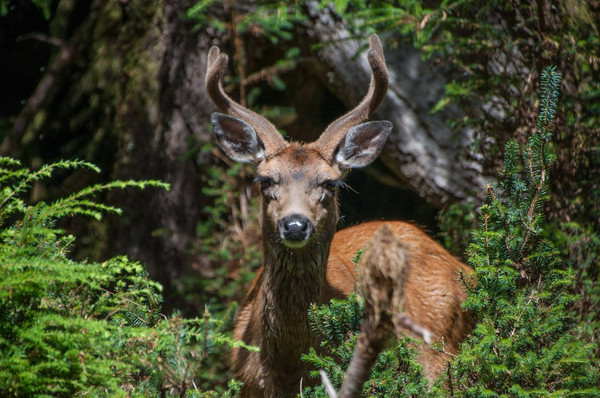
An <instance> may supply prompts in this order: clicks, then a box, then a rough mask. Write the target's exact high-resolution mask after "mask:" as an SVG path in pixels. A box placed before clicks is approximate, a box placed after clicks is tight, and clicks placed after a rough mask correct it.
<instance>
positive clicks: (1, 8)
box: [0, 0, 52, 19]
mask: <svg viewBox="0 0 600 398" xmlns="http://www.w3.org/2000/svg"><path fill="white" fill-rule="evenodd" d="M30 1H31V2H32V3H33V4H34V5H35V6H36V7H37V8H39V9H40V11H42V14H43V15H44V18H46V19H50V16H51V14H52V10H51V6H52V2H51V1H50V0H30ZM15 7H16V6H15V5H11V4H9V2H7V1H6V0H0V17H5V16H7V15H8V13H9V12H10V11H12V10H13V9H14V8H15Z"/></svg>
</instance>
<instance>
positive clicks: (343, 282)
mask: <svg viewBox="0 0 600 398" xmlns="http://www.w3.org/2000/svg"><path fill="white" fill-rule="evenodd" d="M370 47H371V50H370V51H369V54H368V57H369V62H370V64H371V68H372V71H373V75H372V78H371V85H370V87H369V91H368V93H367V95H366V97H365V99H364V100H363V101H362V102H361V103H360V104H359V105H358V106H357V107H356V108H355V109H354V110H352V111H350V112H349V113H348V114H346V115H344V116H342V117H341V118H339V119H338V120H336V121H335V122H333V123H332V124H331V125H330V126H329V127H328V128H327V129H326V130H325V132H324V133H323V134H322V135H321V137H320V138H319V139H318V140H317V141H315V142H313V143H308V144H301V143H294V142H286V141H285V140H284V139H283V138H282V136H281V135H280V134H279V133H278V131H277V129H276V128H275V127H274V126H273V125H272V124H271V123H270V122H269V121H268V120H267V119H265V118H264V117H262V116H260V115H258V114H256V113H254V112H252V111H251V110H249V109H246V108H244V107H242V106H241V105H239V104H237V103H235V102H234V101H233V100H231V99H230V98H229V97H228V96H227V95H226V94H225V93H224V91H223V89H222V86H221V83H220V78H221V75H222V74H223V73H224V70H225V68H226V66H227V57H226V56H225V55H222V54H220V52H219V50H218V49H217V48H216V47H213V48H212V49H211V51H210V52H209V55H208V70H207V76H206V87H207V91H208V93H209V95H210V96H211V98H212V99H213V102H214V103H215V104H216V105H217V106H218V107H219V108H220V109H221V110H223V111H224V112H225V113H226V114H220V113H214V114H213V115H212V118H211V120H212V122H213V125H214V127H215V134H216V136H217V141H218V143H219V145H220V147H221V149H222V150H223V151H224V152H225V153H226V154H227V155H228V156H229V157H230V158H231V159H233V160H236V161H242V162H252V163H254V164H256V174H257V178H256V181H257V182H258V183H259V184H260V189H261V200H262V202H261V215H260V221H261V228H262V239H263V242H262V246H263V262H262V267H261V268H260V270H259V271H258V273H257V275H256V277H255V279H254V281H253V283H252V286H251V288H250V290H249V292H248V294H247V296H246V299H245V302H244V304H243V305H242V307H241V308H240V311H239V312H238V319H237V323H236V326H235V330H234V337H235V338H236V339H239V340H242V341H244V342H245V343H246V344H250V345H255V346H258V347H259V348H260V352H250V351H248V350H246V349H243V348H236V349H234V351H233V364H234V369H235V373H236V377H237V378H238V379H239V380H241V381H243V382H244V386H243V389H242V395H243V396H245V397H263V396H267V397H290V396H296V395H297V394H298V393H299V392H300V384H301V383H304V384H307V382H308V377H307V376H308V374H307V368H306V365H305V364H304V363H303V362H302V361H301V359H300V357H301V355H302V354H304V353H306V352H307V351H308V349H309V347H311V346H314V345H315V343H316V341H315V339H316V338H315V336H314V334H313V333H312V330H311V328H310V324H309V320H308V309H309V306H310V305H311V304H312V303H327V302H328V301H329V300H330V299H331V298H334V297H339V298H341V297H346V296H347V295H348V294H349V293H350V292H351V291H352V289H353V288H354V286H355V282H356V271H355V269H354V264H353V262H352V258H353V257H354V256H355V255H356V252H357V251H358V250H359V249H362V248H364V247H365V246H366V245H367V243H369V241H370V239H371V237H372V236H373V234H374V233H375V231H377V230H378V229H379V228H380V227H381V226H382V223H380V222H372V223H365V224H361V225H358V226H355V227H351V228H348V229H345V230H342V231H339V232H338V233H335V230H336V225H337V221H338V203H337V191H338V188H339V187H340V186H342V185H343V183H342V182H341V181H342V179H343V177H344V175H345V173H346V171H347V170H349V169H351V168H355V167H364V166H366V165H368V164H369V163H371V162H372V161H373V160H374V159H375V158H376V157H377V156H378V155H379V152H380V151H381V149H382V147H383V145H384V143H385V140H386V139H387V136H388V134H389V132H390V131H391V128H392V126H391V123H389V122H386V121H379V122H367V123H364V122H365V121H366V120H367V119H368V118H369V116H370V115H371V114H372V113H373V112H374V110H375V109H376V108H377V106H378V105H379V103H380V102H381V101H382V100H383V97H384V96H385V92H386V89H387V81H388V80H387V79H388V76H387V68H386V66H385V60H384V57H383V50H382V48H381V44H380V42H379V39H378V38H377V36H375V35H373V36H371V38H370ZM386 224H387V226H388V227H389V231H390V232H389V233H392V234H394V237H395V238H397V239H400V240H402V242H403V245H402V247H405V248H406V251H407V253H402V255H403V256H405V257H407V258H408V263H409V266H408V268H409V269H408V270H407V276H406V283H405V286H404V295H405V303H406V308H405V312H406V313H407V314H409V315H410V316H411V318H413V319H414V321H415V322H416V323H418V324H419V325H421V326H423V327H424V328H427V329H428V330H430V331H431V332H432V333H433V334H434V335H435V337H436V338H443V339H444V342H445V349H446V350H447V351H449V352H456V350H457V348H458V344H459V342H460V341H461V340H462V339H463V338H464V337H465V336H466V334H467V333H468V331H469V330H470V328H471V324H472V321H471V319H470V317H469V315H468V314H466V313H465V312H463V311H462V309H461V307H460V304H461V303H462V301H464V298H465V293H464V290H463V289H462V285H463V284H462V283H461V282H460V275H459V273H460V272H469V269H468V267H466V266H465V265H463V264H461V263H460V262H458V261H457V260H455V259H454V258H453V257H452V256H451V255H450V254H449V253H448V252H446V251H445V250H444V249H443V248H441V247H440V246H439V245H438V244H437V243H435V242H434V241H433V240H432V239H431V238H429V237H428V236H427V235H425V234H424V233H423V232H421V231H420V230H419V229H418V228H416V227H414V226H412V225H410V224H407V223H402V222H390V223H386ZM386 231H387V230H386ZM369 250H372V251H375V252H376V251H377V250H379V249H378V245H377V242H371V243H370V245H369ZM445 357H446V355H445V354H442V353H439V352H434V351H433V350H431V349H430V348H428V347H423V349H422V353H421V356H420V361H421V363H422V364H423V367H424V370H425V373H426V375H427V376H428V377H429V378H430V379H431V380H433V379H434V378H435V377H436V374H437V372H438V371H439V370H440V369H441V368H442V367H443V364H444V360H445V359H446V358H445Z"/></svg>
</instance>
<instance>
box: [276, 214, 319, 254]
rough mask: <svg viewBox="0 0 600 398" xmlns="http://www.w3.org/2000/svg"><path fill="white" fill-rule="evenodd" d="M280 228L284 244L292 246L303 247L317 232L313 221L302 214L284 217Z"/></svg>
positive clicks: (280, 222)
mask: <svg viewBox="0 0 600 398" xmlns="http://www.w3.org/2000/svg"><path fill="white" fill-rule="evenodd" d="M278 229H279V236H280V237H281V240H282V241H283V244H284V245H286V246H287V247H291V248H300V247H303V246H304V245H306V243H307V242H308V240H309V239H310V238H311V237H312V235H313V233H314V232H315V228H314V226H313V223H312V222H311V221H310V220H309V219H308V218H307V217H305V216H303V215H301V214H292V215H289V216H285V217H283V218H282V219H281V220H279V224H278Z"/></svg>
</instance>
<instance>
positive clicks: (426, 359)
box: [322, 221, 474, 382]
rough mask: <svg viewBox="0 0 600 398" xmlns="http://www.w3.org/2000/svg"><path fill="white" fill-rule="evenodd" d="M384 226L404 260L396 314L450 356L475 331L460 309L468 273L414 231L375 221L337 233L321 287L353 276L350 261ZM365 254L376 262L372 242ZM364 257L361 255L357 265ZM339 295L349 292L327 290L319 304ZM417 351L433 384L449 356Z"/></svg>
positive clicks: (410, 227) (423, 347) (406, 225)
mask: <svg viewBox="0 0 600 398" xmlns="http://www.w3.org/2000/svg"><path fill="white" fill-rule="evenodd" d="M383 225H386V226H387V227H389V229H390V230H391V233H393V234H394V239H395V240H397V241H398V242H401V243H402V246H403V247H404V248H405V250H406V253H404V255H405V256H406V258H407V267H408V269H407V270H406V277H405V283H404V289H403V294H404V306H405V308H404V309H399V310H403V311H404V312H406V313H407V314H408V315H409V317H410V319H412V320H413V321H414V322H415V323H416V324H418V325H419V326H421V327H423V328H425V329H427V330H428V331H430V332H431V333H432V334H433V335H434V336H433V338H434V341H437V342H441V343H443V345H444V351H445V352H447V353H450V354H455V353H456V352H457V351H458V346H459V344H460V343H461V342H462V341H463V340H464V339H465V337H466V336H467V335H468V333H469V332H470V331H471V330H472V328H473V326H474V322H473V318H472V316H471V314H470V313H468V312H466V311H464V310H463V309H462V307H461V305H462V303H463V301H464V300H465V299H466V288H465V285H464V280H465V279H466V278H464V276H468V275H469V274H470V273H471V272H472V270H471V268H469V267H467V266H466V265H464V264H463V263H461V262H460V261H458V260H456V258H454V257H453V256H452V255H451V254H450V253H448V252H447V251H446V250H445V249H444V248H442V247H441V246H440V245H439V244H438V243H436V242H435V241H434V240H433V239H431V238H430V237H429V236H427V235H426V234H425V233H424V232H422V231H421V230H420V229H419V228H418V227H416V226H414V225H412V224H409V223H404V222H399V221H395V222H383V221H376V222H369V223H364V224H360V225H357V226H354V227H350V228H347V229H343V230H341V231H339V232H337V233H336V234H335V236H334V238H333V241H332V244H331V253H330V256H329V262H328V268H327V284H326V286H329V285H333V286H338V287H339V286H340V285H341V284H340V283H338V282H337V281H338V280H346V277H344V275H347V274H348V273H350V272H353V271H354V264H353V263H352V261H351V259H352V258H353V257H354V256H355V255H356V253H357V251H358V250H361V249H364V248H365V247H367V245H368V243H369V241H370V240H371V238H372V237H373V235H374V234H375V233H376V232H377V231H378V230H380V229H381V228H382V226H383ZM386 247H387V246H386ZM367 250H371V251H375V252H376V253H375V254H374V255H373V257H377V251H379V250H381V249H380V246H379V245H378V244H377V242H371V245H370V246H369V248H368V249H367ZM367 254H368V253H366V252H365V253H363V256H361V262H362V260H363V257H364V256H365V255H367ZM387 255H388V256H389V254H387ZM399 255H401V254H399ZM461 274H464V275H461ZM340 276H342V277H341V278H340ZM340 290H341V291H343V293H344V294H346V295H347V294H349V293H350V291H351V288H349V286H345V288H344V287H342V288H341V289H334V288H330V289H327V288H326V289H325V290H324V292H323V293H324V294H327V293H328V292H335V293H334V294H329V295H326V296H324V297H323V300H322V301H323V302H327V301H328V300H329V299H330V298H333V297H339V296H338V294H337V293H338V292H339V291H340ZM408 333H409V334H411V333H410V332H408ZM419 350H420V354H419V358H418V360H419V363H420V364H421V365H422V366H423V370H424V373H425V376H426V377H427V378H428V379H429V380H430V381H432V382H433V381H434V380H435V379H436V378H437V377H438V376H439V372H440V371H441V370H442V369H443V368H444V366H445V362H446V360H448V359H449V355H448V354H446V353H444V352H439V351H435V350H433V349H432V348H430V347H429V346H427V345H425V344H422V345H420V346H419Z"/></svg>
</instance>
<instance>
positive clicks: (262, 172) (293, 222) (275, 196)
mask: <svg viewBox="0 0 600 398" xmlns="http://www.w3.org/2000/svg"><path fill="white" fill-rule="evenodd" d="M341 177H342V171H341V170H340V168H339V167H337V166H336V165H331V164H329V163H328V162H327V161H326V160H325V159H323V157H322V156H321V154H320V153H319V152H318V151H316V150H314V149H312V148H307V147H306V146H303V145H299V144H291V145H289V146H287V147H286V148H285V149H284V150H283V151H281V152H280V153H278V154H276V155H274V156H272V157H270V158H269V159H268V160H265V161H263V162H261V163H260V164H259V165H258V168H257V177H256V181H257V182H259V183H260V191H261V194H262V199H263V215H264V217H263V223H268V224H269V225H268V226H267V227H268V228H270V229H272V230H274V231H275V230H276V235H275V236H278V237H279V238H280V239H281V242H282V243H283V244H284V245H286V246H288V247H290V248H299V247H303V246H304V245H306V243H308V241H309V240H310V239H311V238H312V237H313V235H314V234H315V232H317V235H318V232H319V231H320V229H321V226H322V224H323V223H327V220H328V217H330V216H331V215H333V216H335V217H336V218H337V214H336V198H337V188H338V187H339V186H340V185H342V182H341Z"/></svg>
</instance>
